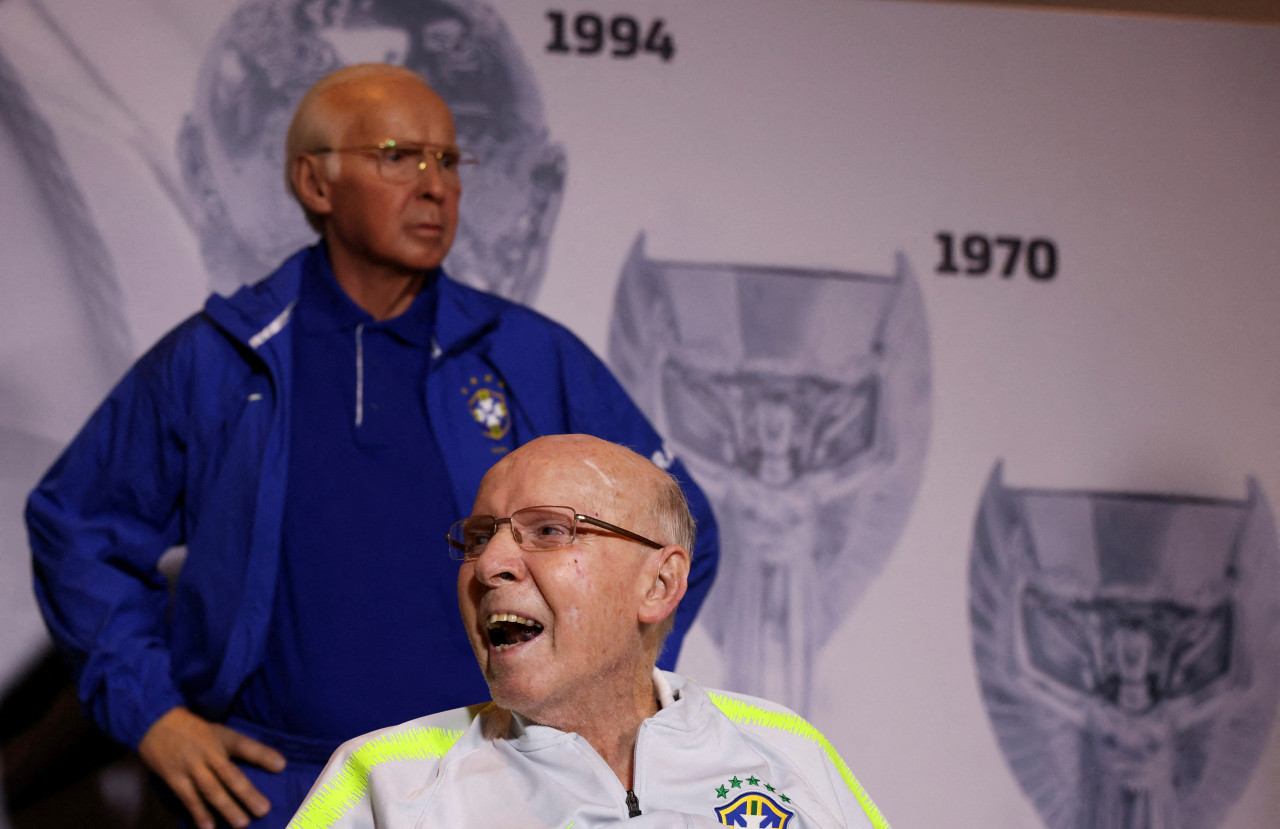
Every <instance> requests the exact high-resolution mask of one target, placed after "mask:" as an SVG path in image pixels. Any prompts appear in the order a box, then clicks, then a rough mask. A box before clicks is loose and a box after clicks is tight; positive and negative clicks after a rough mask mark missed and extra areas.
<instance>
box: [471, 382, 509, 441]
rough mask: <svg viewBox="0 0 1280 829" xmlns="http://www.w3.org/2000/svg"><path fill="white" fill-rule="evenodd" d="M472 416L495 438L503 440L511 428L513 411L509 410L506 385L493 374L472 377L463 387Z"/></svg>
mask: <svg viewBox="0 0 1280 829" xmlns="http://www.w3.org/2000/svg"><path fill="white" fill-rule="evenodd" d="M462 394H463V396H464V397H465V398H466V399H467V409H468V410H469V411H470V412H471V417H472V418H473V419H474V420H475V422H476V423H478V424H480V428H481V430H482V431H483V432H484V434H485V435H486V436H487V437H490V438H492V439H493V440H502V438H504V437H506V434H507V432H509V431H510V430H511V413H510V412H509V411H508V410H507V395H506V386H505V384H503V382H502V381H501V380H498V379H496V378H494V376H493V375H492V374H486V375H484V376H483V377H472V378H471V382H470V383H468V384H467V385H465V386H463V387H462Z"/></svg>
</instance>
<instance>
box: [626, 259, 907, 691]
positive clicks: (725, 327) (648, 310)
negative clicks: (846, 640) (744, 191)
mask: <svg viewBox="0 0 1280 829" xmlns="http://www.w3.org/2000/svg"><path fill="white" fill-rule="evenodd" d="M609 360H610V363H611V366H612V368H613V370H614V372H615V373H616V374H617V376H618V378H619V379H620V380H621V381H622V383H623V385H624V386H626V388H627V390H628V391H629V392H630V393H631V395H632V397H633V398H634V399H635V400H636V402H637V403H638V404H639V405H640V407H641V408H642V409H644V411H645V412H646V414H648V415H649V417H650V418H651V419H652V420H653V421H654V423H655V424H656V425H657V426H658V428H659V429H660V430H661V431H662V432H663V434H664V435H665V436H666V437H667V439H668V441H670V443H671V444H672V447H673V448H674V449H675V450H676V451H677V452H678V453H679V454H680V456H681V458H682V459H683V460H684V462H685V463H686V465H687V466H688V467H689V469H690V471H691V473H692V474H693V475H694V477H695V478H696V479H697V481H698V483H699V484H700V485H701V486H702V488H703V489H704V490H705V491H706V492H707V495H708V497H709V498H710V499H711V502H712V506H713V508H714V510H715V513H716V518H717V521H718V522H719V525H720V544H721V546H720V549H721V559H720V569H719V572H718V574H717V576H716V583H715V585H714V587H713V588H712V590H711V593H710V595H709V596H708V598H707V602H706V604H705V605H704V606H703V609H702V611H701V613H700V615H699V623H700V624H702V625H705V626H706V628H707V629H708V631H709V633H710V635H711V637H712V639H713V640H714V642H715V643H716V645H717V647H718V648H719V651H720V654H721V656H722V657H723V662H724V666H725V676H724V679H723V680H722V681H723V682H724V684H726V685H727V686H728V687H730V688H732V689H734V690H738V691H743V692H746V693H750V694H755V695H759V696H765V697H769V698H772V699H777V700H779V701H782V702H784V703H785V704H787V705H789V706H791V707H792V708H795V709H797V710H799V711H802V712H803V711H806V710H807V709H808V707H809V705H810V701H811V700H810V697H811V689H812V674H813V666H814V658H815V656H816V654H817V652H818V651H819V649H820V648H821V647H822V646H823V645H824V644H825V643H826V641H827V639H828V637H829V636H830V635H831V633H832V631H833V630H834V629H835V628H836V627H837V625H838V624H839V622H840V620H841V619H842V618H843V617H844V616H845V615H846V614H847V613H848V611H849V609H850V608H851V607H853V606H854V605H855V604H856V603H857V601H858V599H859V597H860V596H861V595H862V593H863V591H864V590H866V588H867V586H868V585H869V584H870V583H871V581H872V580H873V579H874V578H875V576H876V575H877V574H878V573H879V572H880V569H881V568H882V567H883V565H884V563H885V561H886V560H887V559H888V556H889V554H890V552H891V550H892V548H893V545H894V543H895V542H896V541H897V538H898V536H899V534H900V533H901V531H902V528H903V526H904V524H905V522H906V518H907V515H908V512H909V510H910V508H911V505H912V502H913V501H914V498H915V493H916V488H917V486H918V484H919V480H920V475H921V470H922V466H923V461H924V456H925V451H926V446H927V443H928V435H929V425H930V415H931V412H930V396H931V385H930V373H929V341H928V333H927V330H926V326H925V316H924V304H923V300H922V297H921V294H920V289H919V286H918V285H917V283H916V281H915V278H914V276H913V275H912V273H911V271H910V269H909V268H908V266H907V263H906V260H905V258H904V257H902V256H899V257H898V258H897V262H896V268H895V271H894V273H892V274H890V275H872V274H862V273H853V272H848V271H822V270H811V269H801V268H786V267H760V266H752V265H727V264H693V263H682V262H665V261H657V260H653V259H649V258H648V257H647V256H646V255H645V252H644V240H643V236H641V237H640V238H639V239H637V241H636V243H635V244H634V245H633V247H632V249H631V252H630V254H629V256H628V259H627V262H626V265H625V266H624V269H623V273H622V276H621V279H620V281H619V284H618V289H617V295H616V297H615V302H614V312H613V319H612V322H611V328H610V336H609Z"/></svg>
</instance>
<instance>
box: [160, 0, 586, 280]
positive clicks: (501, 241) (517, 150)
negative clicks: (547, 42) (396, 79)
mask: <svg viewBox="0 0 1280 829" xmlns="http://www.w3.org/2000/svg"><path fill="white" fill-rule="evenodd" d="M364 61H383V62H387V63H395V64H403V65H405V66H408V67H410V68H412V69H415V70H417V71H418V72H420V73H421V74H422V75H423V76H424V77H426V78H427V81H428V82H429V83H430V84H431V86H432V87H433V88H435V90H436V91H437V92H439V93H440V95H441V97H443V98H444V99H445V101H446V102H447V103H448V104H449V106H450V108H451V109H452V110H453V114H454V119H455V121H456V126H457V136H458V144H459V146H461V147H462V148H464V149H466V150H468V151H470V152H472V153H474V154H476V155H477V156H478V157H479V159H480V162H481V163H480V165H479V166H478V167H473V168H463V169H464V180H463V195H462V203H461V208H460V209H461V219H460V223H459V228H458V233H457V238H456V240H455V242H454V245H453V249H452V250H451V251H450V253H449V257H448V258H447V259H446V260H445V269H446V270H447V271H448V272H449V274H450V275H451V276H453V277H454V278H456V279H459V280H461V281H463V282H466V283H468V284H470V285H473V286H475V287H477V288H481V289H484V290H487V291H492V292H494V293H497V294H501V295H503V296H506V297H508V298H510V299H515V300H517V301H520V302H529V301H531V300H532V299H533V298H534V297H536V296H537V293H538V288H539V286H540V285H541V283H542V279H543V277H544V275H545V273H546V246H547V243H548V240H549V238H550V236H551V229H552V227H553V226H554V224H555V217H556V212H557V211H558V210H559V206H560V198H561V194H562V190H563V187H564V177H565V157H564V152H563V150H562V149H561V148H560V146H559V145H557V144H554V143H552V142H551V141H550V140H549V138H548V133H547V127H546V123H545V121H544V118H543V109H542V99H541V96H540V94H539V92H538V88H537V85H536V83H535V81H534V79H533V75H532V73H531V72H530V71H529V68H528V66H527V64H526V63H525V60H524V57H523V55H522V54H521V52H520V49H519V47H518V46H517V45H516V43H515V41H514V40H513V39H512V37H511V34H510V33H509V32H508V30H507V27H506V26H505V25H504V24H503V22H502V19H501V18H500V17H499V16H498V15H497V14H495V13H494V11H493V10H492V9H491V8H490V7H489V6H488V5H486V4H484V3H480V2H474V0H250V2H247V3H245V4H244V5H242V6H240V7H239V8H238V9H237V10H236V11H235V13H234V14H232V16H231V19H230V20H229V21H228V22H227V23H226V25H225V26H224V27H223V28H222V29H221V30H220V31H219V32H218V34H217V36H216V38H215V39H214V43H213V46H212V48H210V50H209V52H208V54H207V55H206V56H205V59H204V61H203V63H202V65H201V68H200V77H199V82H198V86H197V89H196V96H195V102H194V105H193V107H192V110H191V113H190V115H189V116H188V117H187V119H186V121H185V122H184V125H183V129H182V133H181V136H180V139H179V144H178V157H179V160H180V162H181V169H182V182H183V186H184V189H185V192H186V194H187V196H188V197H189V199H190V202H191V204H192V208H193V218H194V221H195V223H196V228H197V231H198V233H199V238H200V249H201V252H202V254H203V256H204V259H205V263H206V265H207V266H208V268H209V272H210V274H211V277H212V281H213V288H214V289H215V290H217V291H219V292H222V293H229V292H231V291H233V290H235V289H236V288H237V287H239V286H240V285H241V284H242V283H246V282H255V281H257V280H258V279H260V278H261V277H262V276H263V275H265V274H267V273H269V272H270V271H271V270H272V269H273V268H274V267H275V266H276V265H277V264H279V263H280V262H281V261H282V260H283V259H284V258H285V257H286V256H288V255H289V254H290V253H292V252H293V251H294V250H296V249H297V248H299V247H301V246H302V245H304V244H308V243H309V242H310V241H312V240H313V239H314V238H315V233H314V232H313V231H312V230H311V228H309V227H308V226H307V224H306V222H305V221H304V219H303V216H302V213H301V211H299V210H298V208H297V206H296V205H295V204H294V202H293V200H292V198H291V197H290V196H289V194H288V193H287V191H286V190H285V187H284V184H283V172H282V171H283V169H284V136H285V131H286V130H287V129H288V126H289V120H290V118H291V117H292V115H293V110H294V108H295V107H296V106H297V104H298V101H299V100H301V98H302V95H303V93H305V92H306V90H307V89H308V88H309V87H310V86H311V85H312V84H313V83H315V82H316V81H317V80H319V79H320V78H321V77H323V76H324V75H327V74H328V73H330V72H332V71H334V70H335V69H338V68H340V67H342V66H344V65H347V64H350V63H358V62H364Z"/></svg>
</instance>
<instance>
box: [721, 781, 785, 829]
mask: <svg viewBox="0 0 1280 829" xmlns="http://www.w3.org/2000/svg"><path fill="white" fill-rule="evenodd" d="M744 783H745V784H747V785H748V786H751V787H752V788H750V789H746V790H744V791H742V792H741V793H740V794H738V795H737V796H736V797H734V796H733V790H734V789H740V788H742V786H743V784H744ZM766 792H767V793H766ZM716 797H718V798H732V799H730V800H729V802H728V803H726V804H725V805H724V806H717V807H716V809H715V812H716V817H717V818H719V820H720V823H721V824H723V825H724V826H746V827H751V828H752V829H756V827H758V828H759V829H784V827H786V826H789V825H790V822H791V818H792V817H794V816H795V812H793V811H791V810H790V809H787V808H786V807H785V806H783V805H782V804H784V803H788V804H789V803H790V802H791V798H789V797H787V796H786V795H785V794H782V793H781V792H779V791H778V790H777V789H775V788H774V787H773V786H771V785H769V784H768V783H765V782H764V781H762V780H760V779H759V778H758V777H755V776H754V775H752V776H748V777H747V778H746V779H745V780H744V779H742V778H739V777H738V776H736V775H735V776H734V777H733V778H732V779H731V780H729V781H728V782H726V783H725V784H724V785H723V786H720V787H719V788H717V789H716Z"/></svg>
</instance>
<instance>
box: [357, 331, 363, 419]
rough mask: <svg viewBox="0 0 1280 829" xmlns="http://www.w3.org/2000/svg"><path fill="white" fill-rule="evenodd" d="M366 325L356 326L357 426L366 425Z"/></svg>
mask: <svg viewBox="0 0 1280 829" xmlns="http://www.w3.org/2000/svg"><path fill="white" fill-rule="evenodd" d="M363 338H364V323H363V322H362V323H360V324H359V325H357V326H356V426H357V427H359V426H360V424H362V423H364V339H363Z"/></svg>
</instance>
